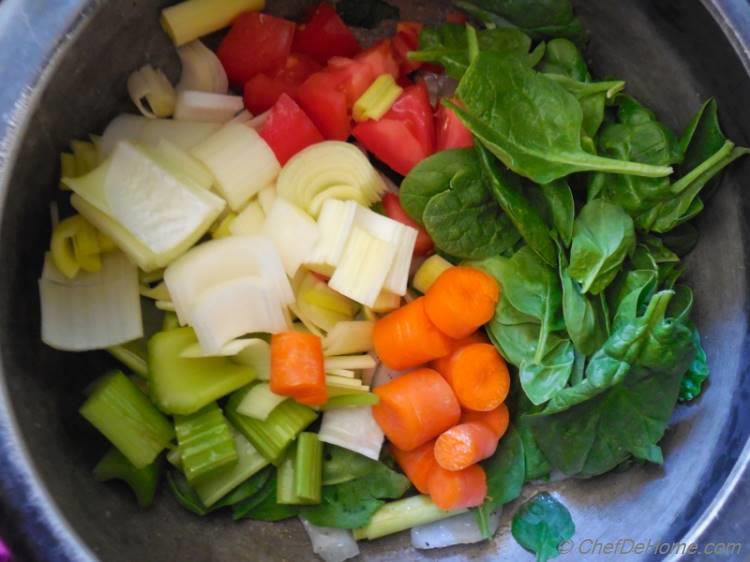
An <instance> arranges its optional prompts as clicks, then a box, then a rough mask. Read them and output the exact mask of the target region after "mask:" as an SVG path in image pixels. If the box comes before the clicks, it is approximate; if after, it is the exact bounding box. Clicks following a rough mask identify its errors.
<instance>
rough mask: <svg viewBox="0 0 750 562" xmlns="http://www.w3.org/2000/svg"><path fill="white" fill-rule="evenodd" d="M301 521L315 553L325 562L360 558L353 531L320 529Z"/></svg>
mask: <svg viewBox="0 0 750 562" xmlns="http://www.w3.org/2000/svg"><path fill="white" fill-rule="evenodd" d="M300 521H302V525H303V526H304V527H305V531H307V536H309V537H310V542H311V543H312V547H313V552H314V553H315V554H317V555H318V556H320V557H321V558H322V559H323V560H324V561H325V562H344V560H349V558H354V557H355V556H359V546H358V545H357V541H355V540H354V537H353V536H352V532H351V531H347V530H346V529H331V528H328V527H318V526H316V525H313V524H312V523H310V522H309V521H305V520H304V519H302V518H300Z"/></svg>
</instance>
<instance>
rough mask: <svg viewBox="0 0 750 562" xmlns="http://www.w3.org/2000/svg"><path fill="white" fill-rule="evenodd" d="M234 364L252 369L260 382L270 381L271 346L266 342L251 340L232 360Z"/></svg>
mask: <svg viewBox="0 0 750 562" xmlns="http://www.w3.org/2000/svg"><path fill="white" fill-rule="evenodd" d="M234 362H235V363H239V364H240V365H245V366H246V367H252V369H253V370H254V371H255V374H256V375H257V379H258V380H261V381H269V380H271V346H270V344H269V343H268V342H267V341H264V340H261V339H252V340H250V343H249V344H248V345H247V346H246V347H245V349H243V350H242V351H240V352H239V353H238V354H237V355H236V356H235V358H234Z"/></svg>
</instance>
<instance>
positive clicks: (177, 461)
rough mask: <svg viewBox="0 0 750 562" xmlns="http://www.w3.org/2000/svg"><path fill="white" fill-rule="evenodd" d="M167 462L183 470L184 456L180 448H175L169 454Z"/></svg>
mask: <svg viewBox="0 0 750 562" xmlns="http://www.w3.org/2000/svg"><path fill="white" fill-rule="evenodd" d="M167 462H168V463H169V464H171V465H172V466H173V467H175V468H179V469H180V470H182V454H181V453H180V448H179V447H173V448H171V449H170V450H169V452H168V453H167Z"/></svg>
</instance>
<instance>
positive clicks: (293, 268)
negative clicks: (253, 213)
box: [262, 197, 320, 277]
mask: <svg viewBox="0 0 750 562" xmlns="http://www.w3.org/2000/svg"><path fill="white" fill-rule="evenodd" d="M262 232H263V234H264V235H265V236H267V237H268V238H270V239H271V240H272V241H273V243H274V245H275V246H276V249H277V250H278V251H279V255H280V256H281V261H282V262H283V264H284V270H285V271H286V274H287V275H288V276H289V277H294V275H295V274H296V273H297V270H299V268H300V266H301V265H302V263H303V262H304V261H305V259H307V257H308V256H309V255H310V254H311V253H312V251H313V249H314V248H315V245H316V244H317V242H318V239H319V238H320V233H319V231H318V225H317V223H316V222H315V221H314V220H313V219H311V218H310V217H309V216H308V215H307V214H305V213H304V212H303V211H301V210H300V209H299V208H298V207H295V206H294V205H292V204H291V203H289V202H288V201H286V200H285V199H283V198H282V197H277V198H276V201H274V203H273V206H272V207H271V211H270V212H269V213H268V216H267V217H266V220H265V222H264V224H263V231H262Z"/></svg>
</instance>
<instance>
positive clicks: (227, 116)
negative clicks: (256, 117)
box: [174, 90, 245, 123]
mask: <svg viewBox="0 0 750 562" xmlns="http://www.w3.org/2000/svg"><path fill="white" fill-rule="evenodd" d="M244 107H245V102H244V101H242V98H241V97H240V96H227V95H225V94H213V93H210V92H196V91H194V90H185V91H182V92H180V93H179V94H177V102H176V105H175V110H174V118H175V119H176V120H178V121H198V122H206V123H226V122H227V121H231V120H232V118H234V117H235V116H236V115H237V114H238V113H239V112H240V111H242V109H243V108H244Z"/></svg>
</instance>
